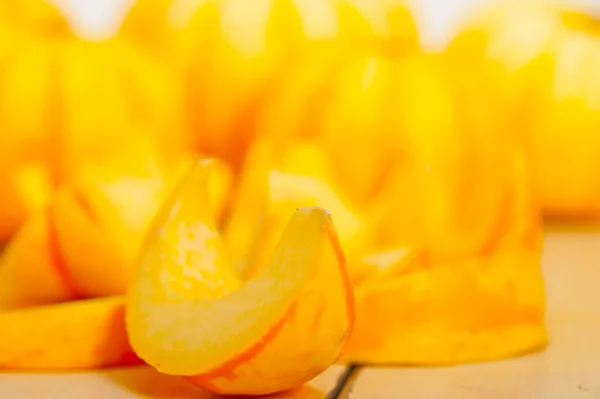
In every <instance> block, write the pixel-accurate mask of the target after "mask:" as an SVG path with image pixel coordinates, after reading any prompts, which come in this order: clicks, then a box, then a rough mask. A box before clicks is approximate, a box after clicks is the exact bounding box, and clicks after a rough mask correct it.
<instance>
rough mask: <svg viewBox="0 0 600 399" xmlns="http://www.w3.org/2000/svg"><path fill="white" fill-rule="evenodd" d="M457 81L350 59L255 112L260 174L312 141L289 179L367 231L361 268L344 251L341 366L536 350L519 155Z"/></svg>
mask: <svg viewBox="0 0 600 399" xmlns="http://www.w3.org/2000/svg"><path fill="white" fill-rule="evenodd" d="M292 78H293V75H292ZM467 78H468V77H466V76H464V75H461V71H460V69H459V68H458V66H456V65H453V66H449V65H447V64H443V63H441V62H440V57H438V56H431V55H425V54H420V55H414V56H410V57H402V56H396V55H391V54H389V53H387V54H382V53H378V52H373V51H364V52H356V53H354V55H353V56H351V57H347V58H346V59H345V60H344V61H343V62H340V64H338V69H337V73H336V75H335V76H332V77H331V79H329V80H327V81H324V82H321V86H320V87H317V88H316V89H315V92H313V93H309V94H310V95H308V96H306V97H304V99H305V100H304V101H305V102H306V103H305V104H301V106H299V107H297V108H296V114H294V115H292V116H291V117H290V118H283V119H281V118H279V119H277V118H274V119H272V118H269V115H280V113H281V112H283V111H282V110H283V109H284V108H285V107H286V106H287V104H285V102H283V101H278V100H277V99H274V101H273V104H271V105H269V107H267V108H266V109H268V110H269V111H270V112H272V113H271V114H269V113H266V114H265V121H266V122H265V123H266V125H261V126H267V127H266V128H265V129H269V131H270V132H271V133H272V134H271V133H261V134H265V136H264V137H271V138H272V140H273V142H274V143H275V144H274V146H275V148H276V150H274V151H272V152H273V153H275V154H276V156H275V158H274V159H275V160H274V161H271V162H272V163H273V165H274V166H272V167H273V168H274V169H277V170H283V171H284V172H285V171H286V170H285V169H282V168H285V166H282V165H283V164H285V158H286V156H289V154H290V153H293V152H294V151H295V149H294V148H295V147H296V146H297V145H298V144H297V141H298V140H300V141H301V142H302V143H303V145H308V144H306V143H307V142H308V143H312V145H313V146H315V148H318V149H319V150H320V152H321V153H322V156H317V155H311V157H309V156H305V157H304V160H305V162H307V163H311V162H318V165H313V167H309V166H305V167H303V168H298V167H297V166H296V170H300V169H302V171H303V173H305V174H309V175H310V174H311V173H315V174H318V175H319V177H320V178H322V179H323V180H326V181H329V182H330V184H331V186H332V187H333V189H334V191H335V192H339V193H341V194H340V195H341V198H349V199H351V200H352V203H351V204H350V205H349V207H350V208H357V209H359V212H357V214H358V215H360V217H361V218H362V221H363V222H364V223H365V229H366V231H367V232H368V237H367V238H365V240H367V241H368V245H366V247H367V248H364V247H362V248H361V250H362V255H363V257H364V258H363V259H362V260H360V259H356V258H354V256H355V255H356V253H354V252H353V251H352V249H354V248H352V247H351V248H345V250H346V253H347V255H349V259H348V265H349V267H350V271H349V272H350V275H351V276H356V279H354V280H353V281H355V283H356V287H355V292H356V299H357V302H356V309H357V318H356V324H355V329H354V333H353V334H352V337H351V338H350V342H349V344H348V347H347V349H346V351H345V354H344V356H343V358H342V359H343V360H344V361H346V362H358V363H375V364H389V363H396V364H406V363H411V364H414V363H417V364H423V365H433V364H455V363H463V362H470V361H480V360H491V359H498V358H503V357H511V356H515V355H517V354H519V353H523V352H528V351H532V350H537V349H539V348H541V347H543V346H544V345H545V344H546V331H545V327H544V309H545V304H544V301H545V299H544V289H543V280H542V275H541V270H540V255H541V227H540V223H539V220H538V211H537V206H536V205H537V203H536V199H535V197H534V195H533V193H532V186H531V177H530V174H531V170H530V166H529V163H528V162H529V161H528V153H527V150H528V149H527V146H526V143H525V142H523V140H522V137H520V136H519V135H517V134H514V133H511V132H505V131H502V130H499V129H497V126H496V114H495V110H494V109H493V108H492V107H490V106H489V104H487V103H486V102H484V101H480V97H479V95H480V92H479V82H478V81H477V80H471V79H467ZM319 93H320V94H319ZM323 93H326V95H324V94H323ZM320 95H321V97H320ZM282 96H284V97H285V96H286V94H285V93H282ZM316 98H319V99H320V100H319V101H318V102H317V101H316V100H315V99H316ZM315 103H318V104H319V107H318V108H316V107H314V106H311V105H313V104H315ZM280 107H284V108H280ZM274 120H276V122H273V121H274ZM298 121H302V122H304V123H305V124H302V123H298ZM275 123H276V124H275ZM307 126H310V131H311V132H312V134H311V135H310V137H301V136H302V135H301V132H302V131H303V130H306V129H307ZM277 131H282V132H290V133H289V135H290V136H291V137H292V138H291V139H284V140H281V139H280V138H279V141H278V136H277V135H276V134H275V132H277ZM299 137H300V138H299ZM268 158H269V157H263V160H264V161H263V162H268ZM323 164H325V165H323ZM267 166H268V165H265V166H263V168H266V167H267ZM257 169H258V168H257ZM270 182H271V184H272V182H273V180H272V178H271V180H270ZM257 186H260V185H258V184H257ZM296 189H300V185H297V186H296ZM246 191H248V190H246ZM242 194H243V193H242ZM302 205H304V204H303V203H299V204H297V205H296V206H302ZM256 206H257V208H261V209H268V207H273V204H272V203H266V204H265V203H263V204H260V203H259V204H257V205H256ZM340 215H341V214H340ZM332 217H333V220H334V223H336V214H335V213H333V214H332ZM261 220H262V219H261ZM255 225H258V226H260V223H259V222H257V223H255ZM259 236H260V235H259V234H256V233H255V234H253V235H252V237H259ZM256 245H257V247H261V248H262V245H263V244H256ZM264 245H267V244H264ZM365 250H366V251H369V253H366V252H364V251H365ZM367 255H368V259H367V257H366V256H367ZM370 255H373V256H370ZM361 262H362V264H361ZM353 268H356V269H354V270H353ZM365 273H366V274H365ZM467 308H468V310H467Z"/></svg>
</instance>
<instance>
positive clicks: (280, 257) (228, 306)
mask: <svg viewBox="0 0 600 399" xmlns="http://www.w3.org/2000/svg"><path fill="white" fill-rule="evenodd" d="M208 175H209V171H208V167H207V164H206V161H205V162H202V163H200V164H198V165H197V166H196V167H195V168H194V169H193V170H192V171H190V174H189V175H187V176H186V178H185V179H184V180H183V181H182V183H181V185H180V186H179V187H178V188H177V190H176V191H175V193H174V195H173V197H172V199H171V201H169V202H168V203H167V204H166V205H165V206H164V208H163V210H162V211H161V213H160V214H159V216H158V218H157V219H156V223H155V225H154V228H153V229H152V231H151V233H150V235H149V237H148V240H147V242H146V244H145V246H144V250H143V251H142V255H141V257H140V262H141V264H140V269H139V273H138V275H137V278H136V279H135V282H134V284H133V286H132V288H131V291H130V294H129V299H128V303H127V312H126V316H127V317H126V319H127V328H128V332H129V336H130V340H131V343H132V346H133V348H134V349H135V351H136V353H137V354H138V355H139V356H140V357H141V358H143V359H144V360H145V361H146V362H147V363H148V364H150V365H151V366H153V367H155V368H156V369H157V370H158V371H160V372H163V373H165V374H173V375H182V376H187V377H189V379H190V381H191V382H192V383H194V384H197V385H200V386H202V387H205V388H207V389H209V390H211V391H214V392H217V393H220V394H252V395H258V394H269V393H274V392H278V391H283V390H286V389H290V388H293V387H297V386H299V385H301V384H302V383H304V382H306V381H308V380H310V379H311V378H313V377H315V376H316V375H317V374H319V373H320V372H322V371H324V370H325V369H326V368H327V367H329V366H330V365H331V364H332V363H333V362H334V361H335V360H336V359H337V358H338V356H339V355H340V353H341V350H342V346H343V345H344V342H345V341H346V337H347V335H348V333H349V331H350V329H351V327H352V324H353V297H352V290H351V289H350V287H349V283H348V280H347V276H346V272H345V268H344V260H343V255H342V252H341V248H340V246H339V243H338V240H337V236H336V233H335V229H334V227H333V225H332V222H331V217H330V215H329V212H327V211H325V210H324V209H322V208H302V209H299V210H298V211H297V212H296V213H295V214H294V216H293V217H292V219H291V221H290V223H289V225H288V227H287V229H286V231H285V233H284V234H283V236H282V238H281V240H280V242H279V244H278V245H277V248H276V249H275V251H274V253H273V255H272V257H271V258H270V260H269V263H268V264H267V265H266V266H265V267H264V268H261V270H260V271H259V272H258V273H257V274H256V275H254V276H253V277H252V278H251V279H250V280H248V281H247V282H245V283H242V281H241V280H240V279H239V278H238V276H237V274H236V273H235V270H234V268H233V267H232V266H231V265H230V264H228V259H227V258H226V254H225V252H224V248H223V244H222V243H221V241H220V237H219V234H218V232H217V230H216V228H215V225H214V221H213V220H212V219H211V215H210V214H209V213H208V212H207V210H206V187H205V186H206V184H205V182H206V180H207V179H208ZM307 330H311V335H310V337H309V336H307V334H306V331H307Z"/></svg>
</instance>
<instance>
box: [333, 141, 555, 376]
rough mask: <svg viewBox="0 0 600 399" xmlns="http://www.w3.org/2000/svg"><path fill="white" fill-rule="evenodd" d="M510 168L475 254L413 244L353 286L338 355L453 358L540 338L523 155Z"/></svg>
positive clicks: (537, 253)
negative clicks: (414, 248)
mask: <svg viewBox="0 0 600 399" xmlns="http://www.w3.org/2000/svg"><path fill="white" fill-rule="evenodd" d="M511 166H512V168H511V171H512V172H513V178H512V179H511V182H510V184H508V186H509V188H510V190H508V192H507V193H506V198H507V201H506V205H505V206H503V207H502V208H501V209H496V212H497V214H498V215H499V217H498V223H496V224H494V225H493V226H492V229H491V230H490V231H489V232H488V234H487V235H488V236H487V237H486V240H485V241H487V242H488V244H487V245H486V246H484V247H483V249H484V251H483V252H480V253H474V254H472V255H471V256H468V257H463V258H456V257H453V256H451V257H448V256H447V255H448V253H445V252H443V253H441V254H440V253H435V252H432V251H431V250H422V251H421V252H418V253H417V256H415V257H413V258H412V259H411V258H408V260H409V262H408V264H405V265H402V266H403V267H401V268H398V267H397V266H392V267H390V268H389V269H384V270H383V271H382V272H381V273H378V274H375V275H374V277H373V278H371V279H369V280H367V281H365V282H364V283H363V284H360V285H359V286H358V287H357V288H356V290H355V295H356V307H357V311H356V312H357V313H356V325H355V329H354V332H353V335H352V337H351V339H350V340H349V342H348V345H347V346H346V348H345V351H344V356H343V358H342V361H345V362H359V363H370V364H382V363H388V364H419V365H440V364H460V363H465V362H473V361H484V360H496V359H501V358H509V357H513V356H517V355H520V354H524V353H528V352H533V351H536V350H539V349H541V348H543V347H544V346H545V345H546V344H547V335H546V329H545V324H544V317H545V292H544V284H543V278H542V273H541V270H540V263H541V245H542V240H541V237H542V231H541V226H540V223H539V215H538V213H537V209H538V208H537V207H536V204H535V201H534V198H533V196H532V195H531V189H530V188H531V183H530V175H529V174H528V173H527V168H526V160H525V157H524V154H523V153H520V152H519V153H517V154H515V155H514V156H513V157H512V162H511ZM394 269H396V270H394ZM378 276H379V277H383V278H378Z"/></svg>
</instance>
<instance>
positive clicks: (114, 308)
mask: <svg viewBox="0 0 600 399" xmlns="http://www.w3.org/2000/svg"><path fill="white" fill-rule="evenodd" d="M142 363H143V362H142V361H141V360H140V359H139V358H138V357H137V356H136V355H135V353H133V350H132V349H131V346H130V345H129V339H128V337H127V332H126V330H125V301H124V298H122V297H114V298H102V299H91V300H85V301H76V302H71V303H63V304H56V305H49V306H39V307H33V308H28V309H19V310H13V311H9V312H1V313H0V370H11V371H66V370H87V369H95V368H104V367H114V366H129V365H134V364H142Z"/></svg>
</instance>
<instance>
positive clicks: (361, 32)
mask: <svg viewBox="0 0 600 399" xmlns="http://www.w3.org/2000/svg"><path fill="white" fill-rule="evenodd" d="M153 31H154V32H158V33H156V34H153V33H152V32H153ZM161 32H162V33H161ZM123 34H125V35H130V36H135V37H138V38H139V40H141V41H145V42H146V43H147V44H149V45H150V46H151V47H154V48H158V49H161V48H162V49H163V50H164V49H165V48H167V49H171V50H172V51H174V53H175V55H176V58H177V59H178V60H179V61H180V62H181V65H182V66H183V69H184V72H183V73H184V76H185V79H186V86H187V88H188V89H189V90H188V94H189V98H188V103H189V106H190V111H191V114H192V119H193V121H194V129H195V132H196V134H197V140H198V143H197V148H198V149H199V150H201V151H204V152H207V153H211V154H216V155H220V156H222V157H224V158H226V159H227V160H229V161H230V162H232V163H233V164H235V165H240V164H241V161H242V159H241V158H242V157H243V154H244V153H245V151H246V148H247V147H248V145H249V144H250V143H251V142H252V141H253V140H254V138H255V136H256V134H257V131H256V128H255V126H256V116H257V115H258V114H259V113H260V109H261V106H262V104H263V103H264V102H265V101H266V99H267V98H268V97H269V96H270V95H271V93H272V92H273V90H274V89H275V88H276V87H278V86H279V85H280V84H284V83H285V82H286V81H287V80H288V76H289V74H290V73H291V71H293V70H297V69H301V68H303V67H304V65H307V64H310V65H311V68H312V69H311V70H312V71H313V74H312V75H311V78H310V79H312V80H311V81H309V83H313V82H320V81H322V80H323V79H324V77H325V76H326V75H327V73H328V72H329V71H330V69H331V68H332V62H333V61H334V60H335V59H337V57H338V56H340V55H342V54H344V53H347V52H352V51H354V49H355V48H356V47H363V46H366V47H369V46H381V47H384V48H386V49H388V50H390V51H403V50H404V49H406V48H408V47H410V48H414V47H416V44H417V33H416V28H415V24H414V22H413V20H412V17H411V15H410V13H409V11H408V9H407V8H406V5H405V4H404V3H403V2H402V0H368V1H367V0H342V1H334V0H326V1H322V0H302V1H290V0H281V1H279V0H263V1H258V2H248V1H245V0H209V1H203V2H195V3H193V2H185V1H181V0H180V1H176V0H173V1H158V2H155V1H154V0H139V1H138V2H137V3H136V5H135V6H134V8H133V10H132V12H131V13H130V15H129V16H128V18H127V19H126V20H125V23H124V27H123Z"/></svg>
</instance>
